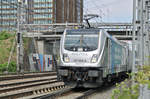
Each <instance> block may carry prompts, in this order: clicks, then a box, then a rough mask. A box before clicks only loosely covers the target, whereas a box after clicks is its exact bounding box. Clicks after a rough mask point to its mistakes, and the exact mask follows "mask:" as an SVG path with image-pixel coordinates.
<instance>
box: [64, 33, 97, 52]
mask: <svg viewBox="0 0 150 99" xmlns="http://www.w3.org/2000/svg"><path fill="white" fill-rule="evenodd" d="M70 32H72V31H67V33H66V36H65V43H64V48H65V49H66V50H69V51H78V52H86V51H94V50H96V49H97V48H98V38H99V35H98V32H97V33H93V32H92V31H90V32H89V31H88V32H85V31H81V32H80V33H79V32H78V31H77V32H75V31H74V32H73V33H70Z"/></svg>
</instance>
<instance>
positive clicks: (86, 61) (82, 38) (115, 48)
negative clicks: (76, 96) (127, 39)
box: [57, 28, 131, 88]
mask: <svg viewBox="0 0 150 99" xmlns="http://www.w3.org/2000/svg"><path fill="white" fill-rule="evenodd" d="M129 54H130V53H129V49H128V47H127V46H124V45H122V44H121V43H120V42H119V41H118V40H117V39H115V38H114V37H112V36H110V35H109V34H108V33H107V32H106V31H105V30H103V29H94V28H93V29H66V30H65V31H64V33H63V35H62V37H61V42H60V60H59V62H60V63H59V65H58V67H57V72H58V78H59V80H62V81H63V82H64V83H65V84H67V85H70V86H72V87H86V88H87V87H88V88H94V87H99V86H101V85H102V83H104V82H105V81H107V82H111V80H112V79H113V78H114V77H119V76H120V75H125V73H126V72H129V71H131V66H130V64H129V58H128V57H129Z"/></svg>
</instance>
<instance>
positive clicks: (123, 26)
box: [21, 23, 133, 40]
mask: <svg viewBox="0 0 150 99" xmlns="http://www.w3.org/2000/svg"><path fill="white" fill-rule="evenodd" d="M83 25H85V23H54V24H23V25H21V30H22V31H23V32H25V35H24V37H35V38H44V39H46V38H53V39H56V38H60V37H61V35H62V33H63V31H64V29H65V28H72V29H73V28H77V27H78V28H81V27H83ZM91 26H92V27H98V28H100V29H105V30H106V31H107V32H108V33H109V34H110V35H113V36H114V37H116V38H118V39H120V40H131V39H132V27H133V26H132V24H131V23H92V24H91Z"/></svg>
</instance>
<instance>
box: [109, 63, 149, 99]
mask: <svg viewBox="0 0 150 99" xmlns="http://www.w3.org/2000/svg"><path fill="white" fill-rule="evenodd" d="M128 75H129V77H130V78H131V77H132V76H134V79H133V80H131V79H128V80H125V81H124V82H121V83H120V84H116V89H114V90H113V93H112V99H138V97H139V90H140V89H139V86H140V85H141V84H142V85H145V84H148V89H150V66H142V67H139V68H138V72H137V73H136V74H134V73H130V74H128ZM132 81H134V85H130V84H131V82H132Z"/></svg>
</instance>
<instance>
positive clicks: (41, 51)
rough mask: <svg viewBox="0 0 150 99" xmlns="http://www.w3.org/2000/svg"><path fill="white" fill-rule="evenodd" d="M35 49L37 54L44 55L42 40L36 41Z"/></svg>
mask: <svg viewBox="0 0 150 99" xmlns="http://www.w3.org/2000/svg"><path fill="white" fill-rule="evenodd" d="M37 47H38V53H39V54H44V41H43V40H40V41H37Z"/></svg>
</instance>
